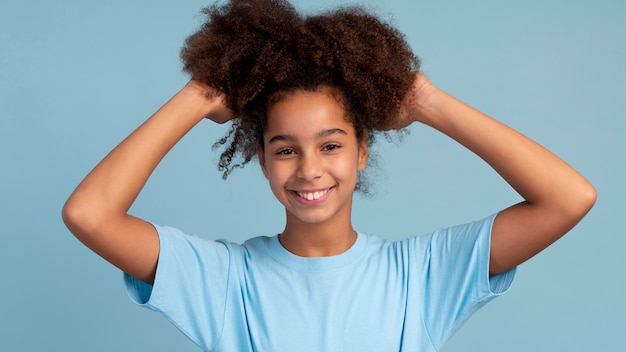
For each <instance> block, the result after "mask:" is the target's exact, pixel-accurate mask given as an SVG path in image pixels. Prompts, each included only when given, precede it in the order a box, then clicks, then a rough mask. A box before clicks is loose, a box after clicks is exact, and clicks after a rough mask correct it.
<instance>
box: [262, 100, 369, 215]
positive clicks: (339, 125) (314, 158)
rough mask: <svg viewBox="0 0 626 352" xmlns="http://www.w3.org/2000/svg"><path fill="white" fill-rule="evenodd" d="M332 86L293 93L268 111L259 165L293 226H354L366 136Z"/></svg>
mask: <svg viewBox="0 0 626 352" xmlns="http://www.w3.org/2000/svg"><path fill="white" fill-rule="evenodd" d="M336 96H337V94H333V91H332V90H331V89H330V88H320V89H319V90H317V91H313V92H311V91H297V92H294V93H289V94H288V95H286V96H285V97H283V98H282V99H281V100H279V101H278V102H276V103H274V104H273V105H272V106H271V108H270V109H269V111H268V117H267V129H266V131H265V133H264V136H263V143H264V148H263V149H264V150H263V151H262V152H261V151H260V153H262V155H259V160H260V162H261V167H262V169H263V173H264V174H265V177H266V178H267V179H268V180H269V183H270V187H271V189H272V192H273V193H274V195H275V196H276V198H277V199H278V200H279V201H280V202H281V203H282V204H283V206H285V209H286V210H287V223H288V226H289V224H290V222H291V224H292V225H293V224H294V223H302V224H304V223H306V224H320V223H327V222H331V223H333V222H339V223H345V222H347V223H348V224H349V223H350V214H351V208H352V194H353V191H354V187H355V185H356V180H357V171H359V170H362V169H363V168H365V165H366V163H367V140H366V139H367V138H366V137H365V138H363V140H362V141H358V140H357V136H356V133H355V130H354V127H353V125H352V124H351V123H350V122H348V121H347V119H346V117H345V111H344V109H343V106H342V105H341V103H339V102H338V100H337V97H336Z"/></svg>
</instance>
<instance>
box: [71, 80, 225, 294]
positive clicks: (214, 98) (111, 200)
mask: <svg viewBox="0 0 626 352" xmlns="http://www.w3.org/2000/svg"><path fill="white" fill-rule="evenodd" d="M205 117H208V118H210V119H211V120H213V121H215V122H218V123H224V122H226V121H228V120H230V119H231V118H232V112H231V111H230V110H229V109H228V108H227V107H226V106H225V104H224V100H223V97H222V96H219V95H218V94H215V92H214V91H212V90H211V88H210V87H208V86H207V85H205V84H203V83H200V82H198V81H195V80H191V81H190V82H189V83H187V84H186V85H185V87H183V88H182V89H181V90H180V91H179V92H178V93H177V94H176V95H174V97H172V98H171V99H170V100H169V101H168V102H167V103H165V105H163V106H162V107H161V108H160V109H159V110H158V111H157V112H156V113H154V115H152V116H151V117H150V118H149V119H148V120H147V121H146V122H144V123H143V124H142V125H141V126H139V128H137V129H136V130H135V131H134V132H133V133H131V134H130V135H129V136H128V137H127V138H126V139H125V140H124V141H122V142H121V143H120V144H119V145H118V146H117V147H115V149H113V150H112V151H111V152H110V153H109V154H108V155H107V156H106V157H105V158H104V159H103V160H102V161H101V162H100V163H99V164H98V165H97V166H96V167H95V168H94V169H93V170H92V171H91V172H90V173H89V174H88V175H87V177H85V179H84V180H83V181H82V182H81V183H80V184H79V185H78V187H77V188H76V190H74V192H73V193H72V195H71V196H70V198H69V199H68V200H67V202H66V203H65V206H64V207H63V221H64V222H65V224H66V226H67V227H68V228H69V229H70V231H71V232H72V233H73V234H74V235H75V236H76V237H77V238H78V239H79V240H80V241H81V242H83V243H84V244H85V245H86V246H87V247H89V248H90V249H92V250H93V251H94V252H96V253H97V254H98V255H100V256H102V257H103V258H104V259H106V260H108V261H109V262H111V263H112V264H113V265H115V266H117V267H118V268H120V269H121V270H123V271H124V272H126V273H127V274H129V275H131V276H133V277H136V278H138V279H140V280H142V281H145V282H147V283H150V284H152V283H153V281H154V275H155V273H156V266H157V260H158V256H159V238H158V235H157V232H156V230H155V229H154V227H153V226H152V225H151V224H150V223H148V222H146V221H144V220H142V219H139V218H136V217H133V216H131V215H129V214H128V209H129V208H130V206H131V205H132V204H133V202H134V201H135V199H136V198H137V195H138V194H139V192H140V191H141V189H142V188H143V186H144V184H145V183H146V181H147V180H148V178H149V177H150V175H151V174H152V172H153V171H154V169H155V168H156V166H157V165H158V164H159V162H160V161H161V159H163V157H164V156H165V154H167V152H168V151H169V150H170V149H171V148H172V147H173V146H174V145H175V144H176V143H177V142H178V141H179V140H180V139H181V138H182V137H183V136H184V135H185V134H186V133H187V132H188V131H189V130H191V129H192V128H193V127H194V126H195V125H196V124H197V123H198V122H200V121H201V120H202V119H203V118H205Z"/></svg>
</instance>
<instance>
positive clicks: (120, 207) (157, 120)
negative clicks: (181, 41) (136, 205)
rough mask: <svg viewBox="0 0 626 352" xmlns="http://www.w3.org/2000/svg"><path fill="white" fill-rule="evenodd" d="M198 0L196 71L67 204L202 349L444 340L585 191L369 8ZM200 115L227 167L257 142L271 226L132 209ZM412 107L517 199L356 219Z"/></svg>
mask: <svg viewBox="0 0 626 352" xmlns="http://www.w3.org/2000/svg"><path fill="white" fill-rule="evenodd" d="M205 12H206V13H207V15H208V19H207V22H206V23H205V24H204V26H203V27H202V28H201V29H200V30H199V31H198V32H197V33H195V34H194V35H192V36H191V37H190V38H189V39H188V40H187V42H186V44H185V47H184V49H183V51H182V58H183V61H184V64H185V69H186V70H187V71H188V72H190V73H191V74H192V77H193V78H192V79H191V80H190V81H189V82H188V83H187V84H186V85H185V86H184V87H183V88H182V89H181V90H180V91H179V92H178V93H177V94H176V95H175V96H174V97H172V98H171V99H170V100H169V101H168V102H167V103H165V105H163V107H162V108H161V109H159V110H158V111H157V112H156V113H155V114H154V115H153V116H152V117H150V118H149V119H148V120H147V121H146V122H145V123H144V124H142V125H141V126H140V127H139V128H138V129H137V130H135V131H134V132H133V133H132V134H131V135H130V136H128V137H127V138H126V139H125V140H124V141H122V142H121V143H120V144H119V145H118V146H117V147H116V148H115V149H114V150H113V151H111V153H110V154H109V155H107V156H106V157H105V158H104V160H102V161H101V162H100V163H99V164H98V165H97V166H96V167H95V168H94V169H93V171H91V173H89V175H87V177H86V178H85V179H84V181H83V182H82V183H81V184H80V185H79V186H78V187H77V189H76V190H75V191H74V193H73V194H72V195H71V196H70V198H69V199H68V201H67V203H66V205H65V207H64V209H63V218H64V221H65V223H66V224H67V226H68V228H69V229H70V230H71V231H72V233H74V234H75V235H76V237H77V238H78V239H80V240H81V241H82V242H83V243H84V244H85V245H86V246H88V247H89V248H91V249H92V250H94V251H95V252H96V253H98V254H99V255H101V256H102V257H104V258H105V259H107V260H108V261H110V262H111V263H112V264H114V265H115V266H117V267H119V268H120V269H121V270H123V271H124V273H125V283H126V285H127V289H128V291H129V294H130V296H131V298H132V299H133V300H134V301H135V302H137V303H138V304H141V305H144V306H146V307H148V308H150V309H154V310H157V311H159V312H161V313H162V314H164V315H165V316H166V317H167V318H168V319H169V320H170V321H171V322H172V323H174V324H175V325H176V326H177V327H178V328H179V329H180V330H181V331H182V332H183V333H184V334H186V335H187V336H188V337H189V338H190V339H191V340H193V341H194V342H195V343H196V344H198V345H199V346H200V347H201V348H203V349H204V350H209V351H252V350H254V351H405V350H406V351H437V350H439V348H440V347H441V346H442V345H443V343H444V342H445V341H446V340H447V339H448V338H449V337H450V336H451V334H452V333H453V332H454V331H456V329H458V328H459V327H460V325H461V324H462V323H463V322H464V321H465V320H466V319H467V318H469V316H470V315H471V314H472V313H473V312H475V311H476V310H477V309H478V308H480V307H481V306H482V305H484V304H485V303H487V302H488V301H489V300H491V299H492V298H494V297H495V296H496V295H498V294H501V293H503V292H504V291H505V290H506V289H507V288H508V287H509V285H510V283H511V280H512V279H513V275H514V269H515V267H516V266H517V265H519V264H521V263H522V262H524V261H525V260H527V259H529V258H530V257H532V256H534V255H535V254H537V253H538V252H539V251H541V250H542V249H544V248H546V247H547V246H548V245H550V244H551V243H552V242H554V241H555V240H557V239H558V238H560V237H561V236H562V235H563V234H565V233H566V232H567V231H569V230H570V229H571V228H572V227H573V226H574V225H575V224H576V223H577V222H578V221H579V220H580V219H581V218H582V217H583V216H584V215H585V214H586V213H587V212H588V211H589V209H590V208H591V207H592V205H593V204H594V202H595V197H596V195H595V190H594V188H593V187H592V186H591V185H590V184H589V183H588V182H587V181H586V180H585V179H584V178H583V177H582V176H581V175H579V174H578V173H577V172H576V171H575V170H573V169H572V168H571V167H569V166H568V165H567V164H566V163H565V162H563V161H562V160H560V159H559V158H558V157H556V156H555V155H553V154H552V153H550V152H549V151H547V150H546V149H544V148H543V147H541V146H539V145H537V144H536V143H534V142H533V141H531V140H529V139H528V138H526V137H524V136H523V135H521V134H519V133H518V132H516V131H514V130H512V129H511V128H509V127H507V126H505V125H503V124H501V123H499V122H497V121H496V120H494V119H491V118H490V117H488V116H486V115H484V114H482V113H481V112H479V111H476V110H474V109H473V108H471V107H469V106H467V105H465V104H464V103H462V102H460V101H458V100H457V99H455V98H454V97H452V96H450V95H448V94H447V93H445V92H444V91H442V90H440V89H439V88H437V87H436V86H434V85H433V84H431V83H430V81H429V80H428V79H427V78H426V77H425V76H424V75H423V74H422V73H421V72H420V71H419V61H418V60H417V58H416V57H415V56H414V55H413V54H412V53H411V51H410V49H409V48H408V45H407V44H406V42H405V41H404V39H403V37H402V35H401V34H400V33H398V32H397V31H396V30H395V29H394V28H392V27H390V26H389V25H387V24H385V23H382V22H381V21H380V20H378V19H377V18H376V17H374V16H372V15H370V14H367V13H365V12H364V11H363V10H361V9H358V8H347V9H340V10H337V11H334V12H330V13H326V14H322V15H319V16H310V17H303V16H300V15H299V14H298V13H297V12H295V10H294V9H293V8H292V7H291V6H290V5H289V4H288V3H286V2H284V1H278V0H276V1H263V0H247V1H241V0H240V1H231V2H229V3H228V4H226V5H223V6H217V5H216V6H213V7H211V8H208V9H206V10H205ZM205 117H206V118H209V119H210V120H212V121H214V122H217V123H226V122H229V121H231V122H232V123H233V127H232V128H231V130H230V132H229V134H228V135H227V136H226V137H225V138H224V139H222V140H221V141H220V142H219V143H220V144H223V145H226V149H225V151H224V152H223V153H222V156H221V159H220V164H219V167H220V169H221V170H222V171H224V177H227V176H228V174H229V173H230V172H231V171H232V170H233V168H235V167H237V166H242V165H243V164H245V163H247V162H248V161H250V160H251V159H252V158H253V157H255V156H256V157H258V160H259V163H260V166H261V168H262V170H263V173H264V175H265V177H266V178H267V179H268V181H269V185H270V188H271V190H272V192H273V193H274V195H275V196H276V198H277V199H278V201H279V202H281V204H282V205H283V206H284V208H285V213H286V225H285V228H284V229H283V230H282V231H281V232H280V234H279V235H277V236H272V237H257V238H253V239H250V240H248V241H246V242H245V243H244V244H243V245H239V244H234V243H229V242H227V241H207V240H203V239H200V238H197V237H193V236H188V235H185V234H182V233H181V232H180V231H179V230H176V229H173V228H169V227H162V226H158V225H154V224H151V223H149V222H147V221H145V220H142V219H139V218H136V217H133V216H131V215H129V214H128V213H127V212H128V209H129V208H130V206H131V205H132V203H133V202H134V200H135V199H136V197H137V195H138V194H139V192H140V190H141V188H142V187H143V185H144V184H145V182H146V181H147V179H148V177H149V176H150V174H151V173H152V172H153V170H154V169H155V168H156V166H157V165H158V163H159V161H160V160H161V159H162V158H163V157H164V156H165V155H166V153H167V152H168V151H169V149H170V148H172V147H173V146H174V145H175V144H176V142H177V141H179V140H180V139H181V138H182V137H183V136H184V135H185V134H186V133H187V132H188V131H189V130H190V129H192V128H193V127H194V126H195V125H196V124H197V123H199V122H200V121H203V120H204V118H205ZM412 123H421V124H425V125H428V126H431V127H433V128H435V129H437V130H439V131H441V132H442V133H444V134H446V135H448V136H449V137H451V138H452V139H454V140H455V141H457V142H458V143H460V144H462V145H464V146H465V147H467V148H468V149H470V150H471V151H473V152H474V153H476V154H477V155H479V156H480V157H481V158H483V159H484V160H485V161H486V162H487V163H488V164H489V165H490V166H492V167H493V168H494V169H495V170H496V171H497V172H498V173H499V174H500V175H501V176H502V177H503V178H504V179H505V180H506V181H507V182H508V183H509V184H510V185H511V186H512V187H513V188H514V189H515V190H516V191H517V192H518V193H519V194H520V195H521V196H522V197H523V198H524V201H523V202H521V203H519V204H516V205H513V206H511V207H509V208H507V209H504V210H502V211H500V212H499V213H498V214H496V215H491V216H488V217H486V218H485V219H482V220H479V221H476V222H473V223H470V224H465V225H459V226H456V227H453V228H448V229H443V230H438V231H436V232H434V233H431V234H428V235H424V236H417V237H410V238H407V239H405V240H401V241H395V242H391V241H386V240H383V239H380V238H378V237H375V236H371V235H368V234H365V233H362V232H357V231H355V230H354V228H353V225H352V222H351V210H352V196H353V192H354V190H355V189H361V190H362V189H364V187H366V183H364V182H362V180H360V178H359V174H360V171H361V170H363V169H365V167H366V165H367V161H368V149H369V146H370V145H371V143H373V141H374V140H375V137H376V135H377V134H378V133H379V132H381V131H387V130H391V129H394V130H398V129H402V128H405V127H407V126H409V125H410V124H412ZM237 158H241V162H240V163H238V164H237V163H235V162H234V160H236V159H237Z"/></svg>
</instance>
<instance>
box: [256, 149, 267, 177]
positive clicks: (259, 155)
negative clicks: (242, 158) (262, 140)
mask: <svg viewBox="0 0 626 352" xmlns="http://www.w3.org/2000/svg"><path fill="white" fill-rule="evenodd" d="M256 156H257V159H259V165H260V166H261V170H263V175H264V176H265V178H267V166H266V165H265V155H264V153H263V147H261V144H259V143H257V144H256Z"/></svg>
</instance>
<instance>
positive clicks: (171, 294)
mask: <svg viewBox="0 0 626 352" xmlns="http://www.w3.org/2000/svg"><path fill="white" fill-rule="evenodd" d="M155 228H156V230H157V232H158V234H159V243H160V251H159V258H158V265H157V271H156V276H155V280H154V285H149V284H146V283H144V282H142V281H140V280H138V279H136V278H134V277H132V276H130V275H128V274H126V273H125V274H124V283H125V286H126V291H127V293H128V295H129V297H130V299H131V300H132V301H133V302H135V303H136V304H138V305H141V306H143V307H145V308H148V309H151V310H154V311H157V312H160V313H161V314H163V315H164V316H165V317H166V318H167V319H168V320H169V321H170V322H172V323H173V324H174V325H175V326H176V327H177V328H178V329H179V330H181V331H182V332H183V333H184V334H185V335H186V336H187V337H188V338H189V339H191V340H192V341H193V342H194V343H196V344H198V345H199V346H201V347H202V348H203V349H205V350H210V349H211V348H212V346H214V345H215V344H216V343H217V341H218V339H219V337H220V334H221V331H222V327H223V324H224V312H225V305H226V297H227V288H228V280H229V261H230V260H229V257H230V245H229V244H228V243H227V242H216V241H209V240H205V239H201V238H199V237H197V236H192V235H187V234H184V233H183V232H181V231H180V230H177V229H174V228H171V227H163V226H158V225H155Z"/></svg>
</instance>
